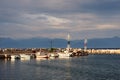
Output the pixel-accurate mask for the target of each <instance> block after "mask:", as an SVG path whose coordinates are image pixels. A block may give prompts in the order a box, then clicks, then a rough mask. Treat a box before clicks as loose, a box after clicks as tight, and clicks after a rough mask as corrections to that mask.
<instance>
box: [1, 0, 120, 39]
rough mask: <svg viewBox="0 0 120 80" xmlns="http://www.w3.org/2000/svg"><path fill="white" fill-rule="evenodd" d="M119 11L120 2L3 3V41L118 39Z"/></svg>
mask: <svg viewBox="0 0 120 80" xmlns="http://www.w3.org/2000/svg"><path fill="white" fill-rule="evenodd" d="M119 8H120V1H119V0H99V1H98V0H59V1H57V0H50V1H48V0H1V1H0V37H12V38H32V37H52V38H56V37H57V38H59V37H60V38H65V37H66V36H65V35H67V34H68V33H70V34H71V35H72V37H73V38H72V39H81V38H84V37H88V38H95V37H110V36H111V37H112V36H119V35H120V33H119V30H120V27H119V25H120V23H119V22H120V10H119ZM78 36H79V37H78Z"/></svg>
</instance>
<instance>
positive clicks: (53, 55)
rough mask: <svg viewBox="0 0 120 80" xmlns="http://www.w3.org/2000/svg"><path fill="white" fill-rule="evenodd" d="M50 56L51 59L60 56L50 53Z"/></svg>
mask: <svg viewBox="0 0 120 80" xmlns="http://www.w3.org/2000/svg"><path fill="white" fill-rule="evenodd" d="M49 54H50V57H58V56H59V54H58V53H49Z"/></svg>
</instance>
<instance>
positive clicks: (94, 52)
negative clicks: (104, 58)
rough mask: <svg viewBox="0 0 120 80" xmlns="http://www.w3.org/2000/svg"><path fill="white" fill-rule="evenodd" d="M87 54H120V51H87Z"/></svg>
mask: <svg viewBox="0 0 120 80" xmlns="http://www.w3.org/2000/svg"><path fill="white" fill-rule="evenodd" d="M87 52H88V53H89V54H120V49H88V50H87Z"/></svg>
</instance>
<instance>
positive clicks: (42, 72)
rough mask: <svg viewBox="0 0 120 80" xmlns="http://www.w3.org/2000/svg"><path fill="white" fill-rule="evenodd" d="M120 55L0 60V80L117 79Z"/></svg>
mask: <svg viewBox="0 0 120 80" xmlns="http://www.w3.org/2000/svg"><path fill="white" fill-rule="evenodd" d="M119 68H120V55H89V56H84V57H73V58H55V59H47V60H46V59H38V60H36V59H31V60H14V61H13V60H0V80H119V79H120V77H119V75H120V69H119Z"/></svg>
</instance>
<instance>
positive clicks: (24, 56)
mask: <svg viewBox="0 0 120 80" xmlns="http://www.w3.org/2000/svg"><path fill="white" fill-rule="evenodd" d="M20 57H21V59H22V60H29V59H31V55H27V54H20Z"/></svg>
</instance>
